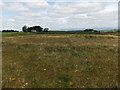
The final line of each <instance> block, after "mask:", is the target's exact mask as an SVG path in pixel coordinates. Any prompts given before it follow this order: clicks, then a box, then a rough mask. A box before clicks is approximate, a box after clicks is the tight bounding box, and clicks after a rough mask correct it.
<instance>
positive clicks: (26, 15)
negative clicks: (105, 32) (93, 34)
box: [3, 0, 118, 29]
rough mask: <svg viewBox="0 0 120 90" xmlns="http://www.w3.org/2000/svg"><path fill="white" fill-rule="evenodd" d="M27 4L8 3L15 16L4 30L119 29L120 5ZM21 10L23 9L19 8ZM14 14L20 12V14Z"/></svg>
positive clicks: (6, 21) (87, 3)
mask: <svg viewBox="0 0 120 90" xmlns="http://www.w3.org/2000/svg"><path fill="white" fill-rule="evenodd" d="M25 1H26V3H24V4H25V5H23V4H22V3H20V2H17V5H15V4H16V3H15V4H12V3H9V4H8V5H9V8H7V9H4V10H6V12H8V11H9V12H11V13H13V14H14V16H12V17H10V18H9V19H8V20H4V23H3V26H4V28H15V29H17V28H18V29H21V27H22V26H23V25H24V24H26V25H28V26H32V25H41V26H42V27H49V28H50V29H71V28H73V29H80V28H94V27H115V28H116V27H117V17H118V12H117V3H114V4H113V3H97V2H94V3H91V2H86V3H84V2H83V3H75V2H74V3H55V4H53V5H49V3H47V2H46V1H45V0H41V2H42V1H43V2H44V3H43V4H42V3H41V2H39V3H38V2H37V3H31V2H29V3H28V2H27V0H25ZM36 1H37V0H36ZM22 6H23V8H21V9H19V8H18V7H22ZM13 11H19V14H15V13H14V12H13Z"/></svg>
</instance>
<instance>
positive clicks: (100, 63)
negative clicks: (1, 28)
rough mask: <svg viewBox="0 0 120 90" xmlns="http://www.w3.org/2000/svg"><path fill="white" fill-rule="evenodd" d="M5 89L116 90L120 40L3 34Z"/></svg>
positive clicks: (108, 37)
mask: <svg viewBox="0 0 120 90" xmlns="http://www.w3.org/2000/svg"><path fill="white" fill-rule="evenodd" d="M2 57H3V59H2V66H3V72H2V75H3V81H2V86H3V88H116V87H117V84H118V83H117V81H118V36H116V35H96V34H33V33H32V34H24V33H22V34H19V35H16V34H3V38H2Z"/></svg>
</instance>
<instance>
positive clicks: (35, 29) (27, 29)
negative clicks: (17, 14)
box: [22, 25, 48, 32]
mask: <svg viewBox="0 0 120 90" xmlns="http://www.w3.org/2000/svg"><path fill="white" fill-rule="evenodd" d="M22 31H23V32H42V31H43V32H48V28H44V29H43V28H42V27H41V26H32V27H27V26H26V25H25V26H23V27H22Z"/></svg>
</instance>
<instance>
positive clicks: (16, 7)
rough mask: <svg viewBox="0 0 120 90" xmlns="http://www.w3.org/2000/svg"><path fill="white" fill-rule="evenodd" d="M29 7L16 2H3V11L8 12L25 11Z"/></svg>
mask: <svg viewBox="0 0 120 90" xmlns="http://www.w3.org/2000/svg"><path fill="white" fill-rule="evenodd" d="M27 10H29V8H27V7H26V6H24V5H23V4H22V3H18V2H9V3H8V2H6V3H3V11H6V12H9V11H27Z"/></svg>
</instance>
